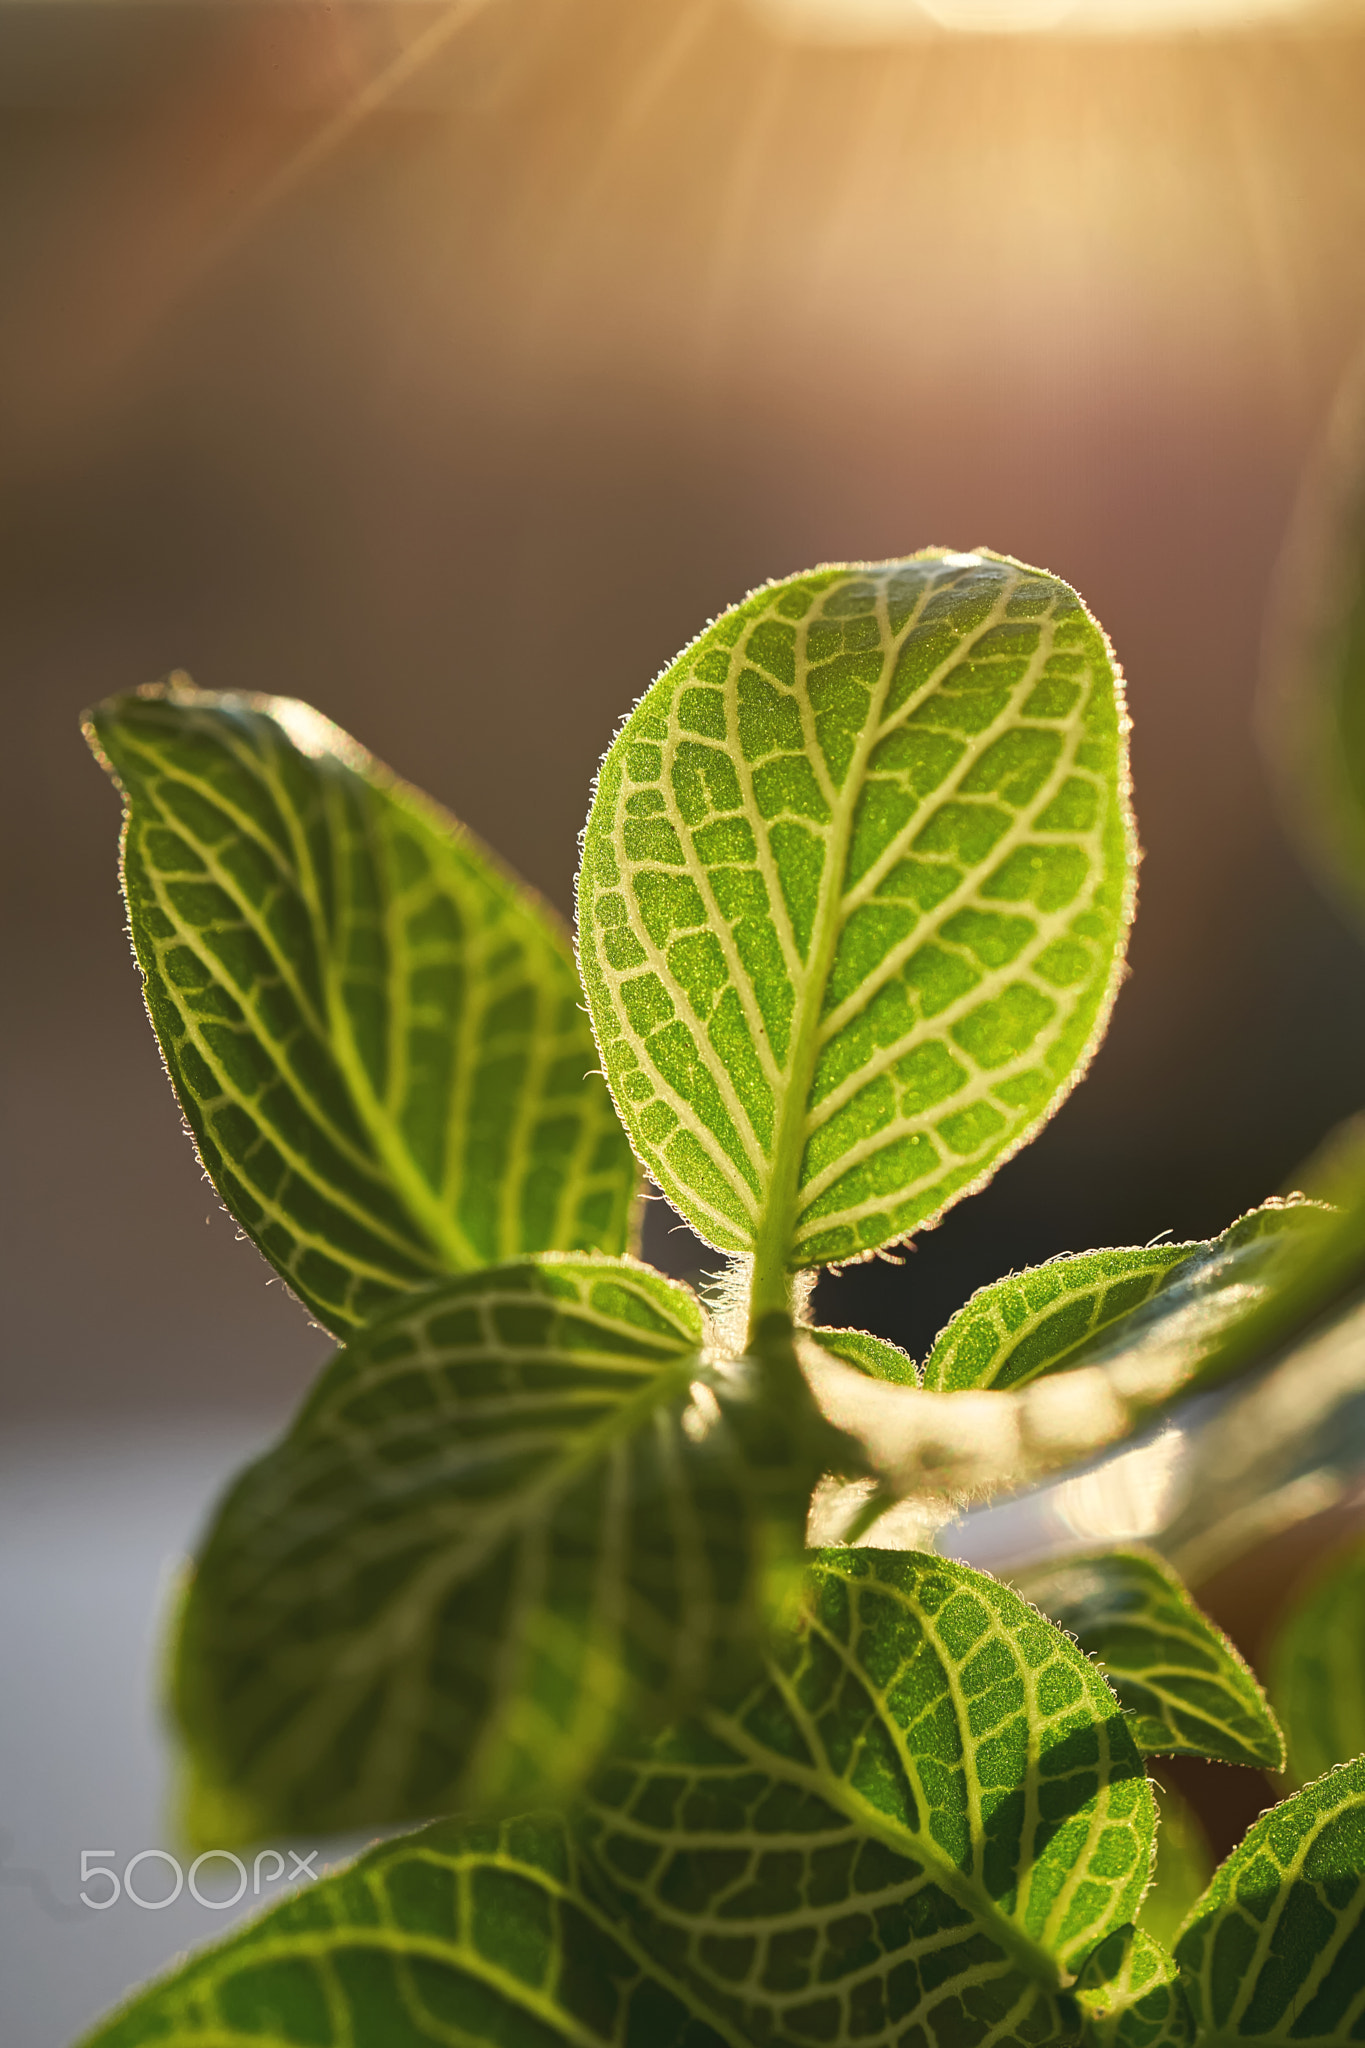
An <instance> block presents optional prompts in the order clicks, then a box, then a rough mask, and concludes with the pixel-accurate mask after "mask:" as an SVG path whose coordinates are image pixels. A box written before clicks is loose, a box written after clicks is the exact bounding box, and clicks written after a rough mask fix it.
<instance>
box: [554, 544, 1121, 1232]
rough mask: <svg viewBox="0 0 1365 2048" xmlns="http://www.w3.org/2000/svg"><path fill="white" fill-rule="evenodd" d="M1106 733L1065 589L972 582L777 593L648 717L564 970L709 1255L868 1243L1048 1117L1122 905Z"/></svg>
mask: <svg viewBox="0 0 1365 2048" xmlns="http://www.w3.org/2000/svg"><path fill="white" fill-rule="evenodd" d="M1125 733H1126V719H1125V717H1124V713H1123V705H1122V697H1121V691H1120V684H1119V679H1118V673H1117V670H1116V669H1115V666H1114V662H1113V658H1112V655H1111V653H1110V650H1109V647H1108V644H1107V642H1106V641H1105V638H1104V636H1103V634H1102V633H1101V631H1100V629H1099V627H1098V626H1097V625H1096V624H1095V622H1094V620H1093V619H1092V618H1091V617H1090V616H1089V614H1088V613H1087V612H1086V610H1085V608H1084V606H1083V605H1082V604H1081V601H1080V599H1079V598H1078V597H1077V596H1076V594H1075V592H1074V591H1072V590H1070V589H1068V587H1067V586H1066V585H1065V584H1064V583H1060V582H1058V581H1057V580H1056V578H1054V577H1051V576H1047V575H1044V574H1042V573H1041V572H1040V571H1038V570H1034V569H1027V568H1024V567H1023V566H1022V565H1021V564H1019V563H1017V562H1012V561H1008V560H1006V559H1004V558H1002V557H999V556H993V555H988V554H975V555H954V554H948V553H944V552H943V551H941V550H930V551H928V552H927V553H925V554H923V555H919V556H915V557H913V558H912V559H910V560H907V561H899V562H882V563H873V564H860V565H856V566H852V567H846V568H828V569H822V570H819V571H816V572H814V573H812V574H810V575H806V576H796V577H792V578H790V579H788V580H787V581H786V582H783V583H775V584H770V585H768V586H766V587H765V588H764V589H762V590H759V591H757V592H755V593H754V595H753V596H752V597H750V598H748V599H746V601H745V602H744V603H743V604H741V605H738V606H736V607H735V608H734V609H733V610H731V611H728V612H725V613H722V615H721V617H720V618H719V619H717V620H716V622H715V623H714V624H713V625H712V626H710V627H708V629H707V630H706V632H704V633H703V634H702V635H701V636H700V638H699V639H697V640H695V641H694V642H693V643H692V645H691V646H690V647H688V648H687V649H685V650H684V652H683V653H682V654H681V655H680V656H679V657H678V659H677V660H676V661H675V662H674V663H673V665H672V666H671V667H670V668H669V669H667V670H666V671H665V673H664V674H663V675H662V676H661V677H660V678H659V680H658V682H656V683H655V684H654V686H653V688H652V689H650V690H649V691H647V692H646V694H645V696H644V697H643V698H642V699H641V701H640V703H639V704H638V706H637V707H636V709H635V710H634V712H633V713H632V714H631V716H630V718H629V719H628V720H627V721H626V724H625V726H624V727H623V729H622V731H621V733H620V735H619V737H618V738H617V739H616V741H615V742H614V744H613V745H612V747H611V750H610V751H609V753H608V754H607V757H606V760H605V762H604V763H603V767H602V773H601V778H600V780H599V783H598V788H597V795H596V798H595V801H594V803H593V808H592V814H591V816H590V818H589V820H588V826H587V831H586V834H585V838H584V846H583V865H582V870H581V874H580V878H579V957H580V964H581V967H582V971H583V978H584V985H585V987H586V989H587V992H588V1001H589V1006H590V1008H591V1011H592V1017H593V1023H594V1026H595V1028H596V1031H597V1037H598V1043H599V1045H600V1046H601V1048H602V1054H603V1062H604V1065H605V1067H606V1072H607V1077H608V1080H609V1082H610V1084H611V1088H612V1092H613V1095H614V1096H615V1099H616V1103H617V1106H618V1108H619V1109H620V1111H621V1115H622V1117H623V1119H624V1121H625V1123H626V1126H627V1129H628V1130H629V1132H630V1134H631V1138H632V1140H633V1142H634V1144H635V1148H636V1150H637V1152H638V1153H639V1155H640V1157H641V1159H642V1160H644V1162H645V1164H646V1166H647V1167H648V1170H649V1172H650V1173H651V1174H652V1175H653V1176H654V1178H655V1179H656V1180H657V1181H658V1183H659V1185H660V1186H661V1187H662V1188H663V1189H664V1191H665V1193H666V1194H667V1195H668V1197H669V1199H670V1200H671V1201H672V1202H674V1203H675V1204H676V1206H677V1207H678V1208H679V1209H680V1210H681V1211H682V1213H683V1214H684V1215H685V1216H686V1218H687V1220H688V1221H689V1223H691V1224H692V1226H693V1228H694V1229H695V1230H697V1231H698V1232H699V1233H700V1234H701V1236H703V1237H704V1238H706V1239H707V1241H708V1242H709V1243H711V1244H714V1245H718V1246H720V1247H722V1248H723V1249H726V1250H731V1251H739V1252H749V1251H754V1252H756V1253H757V1254H758V1257H759V1259H760V1261H761V1262H762V1263H763V1264H764V1265H765V1266H773V1267H776V1268H778V1269H781V1268H782V1267H784V1266H785V1267H800V1266H810V1265H815V1264H819V1263H823V1262H827V1261H831V1260H839V1259H845V1258H850V1257H853V1256H855V1255H856V1254H857V1253H859V1252H860V1251H864V1250H866V1249H868V1248H869V1247H872V1246H876V1245H883V1244H887V1243H889V1242H891V1241H892V1240H893V1239H895V1238H898V1237H901V1236H903V1235H904V1234H905V1232H906V1231H908V1230H911V1229H913V1228H914V1227H915V1226H916V1225H917V1224H921V1223H924V1222H926V1221H927V1220H928V1219H929V1218H931V1217H933V1216H935V1215H937V1214H938V1213H939V1212H940V1211H941V1210H942V1209H943V1208H945V1207H946V1205H947V1204H948V1203H949V1202H951V1201H953V1200H955V1199H956V1198H957V1197H959V1196H960V1195H962V1194H964V1193H966V1192H967V1191H968V1190H969V1189H971V1188H973V1187H976V1186H979V1185H980V1184H981V1183H982V1182H983V1181H984V1180H986V1179H987V1178H988V1177H989V1175H990V1173H991V1172H992V1171H993V1169H994V1168H995V1166H996V1165H998V1164H999V1162H1000V1161H1001V1160H1002V1159H1004V1158H1005V1157H1006V1156H1007V1155H1008V1154H1009V1153H1010V1152H1011V1151H1013V1150H1014V1149H1015V1148H1016V1147H1017V1146H1019V1145H1021V1144H1023V1143H1024V1142H1025V1140H1026V1139H1027V1138H1028V1137H1029V1136H1030V1135H1031V1134H1032V1132H1033V1131H1035V1130H1036V1129H1037V1127H1038V1125H1039V1124H1040V1123H1041V1122H1042V1121H1043V1119H1044V1118H1045V1117H1047V1116H1048V1115H1049V1114H1050V1113H1051V1111H1052V1110H1053V1109H1054V1108H1055V1107H1056V1105H1057V1103H1058V1102H1059V1101H1060V1100H1061V1098H1062V1096H1063V1095H1064V1094H1065V1093H1066V1092H1067V1090H1068V1089H1069V1088H1070V1087H1071V1085H1072V1083H1073V1082H1074V1081H1075V1080H1076V1078H1077V1076H1078V1075H1079V1073H1080V1072H1081V1070H1082V1069H1083V1067H1084V1066H1085V1063H1086V1061H1087V1060H1088V1058H1089V1056H1090V1054H1091V1052H1092V1051H1093V1049H1094V1046H1095V1044H1096V1041H1097V1040H1098V1038H1099V1035H1100V1033H1101V1032H1102V1030H1103V1027H1104V1023H1105V1019H1106V1017H1107V1014H1108V1009H1109V1004H1110V1002H1111V1000H1112V996H1113V992H1114V988H1115V985H1116V982H1117V978H1118V974H1119V971H1120V965H1121V957H1122V950H1123V941H1124V935H1125V932H1126V929H1127V924H1128V920H1129V917H1130V914H1131V909H1132V886H1131V869H1132V860H1133V838H1132V828H1131V823H1130V820H1129V814H1128V802H1127V766H1126V754H1125Z"/></svg>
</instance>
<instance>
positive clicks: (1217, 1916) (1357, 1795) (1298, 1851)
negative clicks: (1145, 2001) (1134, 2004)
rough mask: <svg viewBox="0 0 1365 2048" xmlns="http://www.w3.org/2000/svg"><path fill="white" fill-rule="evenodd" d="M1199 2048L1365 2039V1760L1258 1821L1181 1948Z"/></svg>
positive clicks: (1326, 2046) (1314, 2046)
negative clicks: (1259, 2042)
mask: <svg viewBox="0 0 1365 2048" xmlns="http://www.w3.org/2000/svg"><path fill="white" fill-rule="evenodd" d="M1176 1961H1177V1962H1178V1963H1179V1965H1180V1976H1181V1982H1182V1984H1183V1985H1184V1987H1185V1991H1186V1994H1187V1996H1188V1998H1189V2000H1190V2003H1191V2005H1192V2006H1193V2008H1194V2015H1195V2020H1196V2022H1197V2024H1198V2027H1199V2030H1200V2031H1199V2035H1198V2039H1199V2042H1200V2048H1230V2044H1232V2043H1242V2042H1247V2041H1261V2042H1265V2043H1268V2044H1273V2048H1343V2044H1344V2043H1346V2042H1349V2041H1359V2040H1361V2039H1362V2038H1363V2037H1365V1759H1361V1760H1360V1761H1358V1762H1356V1763H1353V1764H1347V1765H1346V1766H1345V1767H1344V1768H1343V1769H1341V1770H1337V1771H1332V1772H1331V1773H1330V1774H1329V1775H1328V1776H1327V1777H1325V1778H1319V1779H1318V1781H1317V1783H1316V1784H1315V1785H1309V1786H1308V1787H1307V1788H1306V1790H1304V1791H1302V1792H1296V1793H1295V1794H1294V1796H1293V1798H1292V1799H1286V1800H1284V1801H1283V1802H1282V1803H1281V1804H1280V1805H1279V1806H1274V1807H1272V1808H1271V1810H1270V1812H1269V1813H1266V1814H1263V1815H1262V1816H1261V1818H1260V1820H1258V1821H1257V1822H1256V1824H1255V1826H1254V1827H1253V1828H1251V1829H1250V1830H1249V1832H1248V1834H1247V1836H1246V1839H1245V1841H1243V1842H1242V1843H1241V1844H1240V1846H1239V1847H1238V1848H1236V1849H1234V1850H1233V1852H1232V1854H1231V1856H1229V1857H1228V1859H1227V1861H1226V1862H1225V1863H1222V1864H1220V1865H1219V1867H1218V1870H1217V1871H1216V1872H1215V1874H1214V1879H1213V1883H1212V1884H1211V1885H1210V1886H1209V1888H1208V1890H1207V1892H1206V1893H1205V1894H1204V1896H1203V1898H1202V1899H1201V1900H1200V1902H1199V1904H1198V1906H1197V1907H1196V1908H1195V1912H1194V1916H1193V1918H1192V1919H1191V1920H1190V1922H1189V1924H1188V1926H1187V1927H1186V1929H1185V1932H1184V1933H1183V1934H1182V1935H1181V1937H1180V1940H1179V1941H1178V1943H1177V1944H1176Z"/></svg>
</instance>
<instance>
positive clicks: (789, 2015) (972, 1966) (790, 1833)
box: [585, 1550, 1153, 2048]
mask: <svg viewBox="0 0 1365 2048" xmlns="http://www.w3.org/2000/svg"><path fill="white" fill-rule="evenodd" d="M590 1797H591V1804H590V1808H589V1811H588V1815H587V1819H586V1822H585V1826H587V1828H588V1829H589V1830H590V1832H589V1836H588V1839H589V1840H590V1841H591V1842H592V1844H593V1849H594V1854H595V1856H596V1858H597V1859H598V1861H599V1864H600V1867H601V1868H602V1869H603V1871H604V1872H605V1873H606V1874H607V1876H608V1877H609V1878H610V1879H611V1881H612V1882H613V1883H614V1884H615V1885H616V1887H617V1888H618V1890H619V1891H620V1893H621V1896H622V1897H623V1899H626V1900H628V1901H629V1902H630V1903H631V1905H632V1907H633V1910H634V1912H635V1914H636V1915H637V1920H636V1924H637V1926H638V1927H639V1929H640V1931H641V1934H642V1938H643V1939H644V1940H645V1942H646V1944H647V1945H648V1946H649V1947H650V1949H651V1951H652V1952H653V1953H654V1954H656V1955H658V1956H660V1957H667V1958H668V1959H669V1961H670V1963H671V1966H672V1968H673V1969H674V1970H675V1971H676V1972H677V1974H678V1975H679V1976H680V1977H681V1978H682V1980H683V1981H684V1982H685V1983H687V1984H688V1985H690V1986H692V1987H694V1988H695V1989H696V1990H697V1991H698V1992H699V1993H700V1994H701V1995H702V1996H703V1997H705V1998H706V2000H707V2001H708V2003H709V2005H710V2007H711V2009H712V2010H713V2011H715V2012H716V2013H718V2014H720V2015H721V2016H723V2017H724V2018H726V2019H728V2020H729V2021H730V2022H731V2024H732V2025H734V2026H735V2027H737V2028H740V2029H742V2030H743V2031H744V2032H745V2033H746V2034H747V2035H748V2036H749V2037H750V2038H752V2039H753V2040H755V2041H773V2042H777V2041H781V2042H787V2041H792V2042H795V2041H817V2042H830V2043H836V2042H853V2041H856V2042H859V2043H862V2042H864V2041H866V2042H868V2043H869V2044H875V2048H892V2044H898V2043H904V2042H909V2043H919V2042H925V2043H936V2044H937V2043H944V2044H946V2043H949V2042H958V2041H962V2042H974V2041H979V2042H983V2043H984V2042H987V2041H989V2042H997V2043H1002V2044H1003V2043H1006V2042H1014V2041H1021V2042H1039V2043H1043V2042H1052V2041H1065V2040H1069V2039H1073V2038H1074V2021H1073V2019H1072V2018H1071V2017H1070V2015H1069V2013H1068V2008H1067V2005H1066V2002H1065V2000H1064V1995H1062V1994H1061V1986H1062V1985H1063V1984H1064V1982H1065V1981H1066V1980H1067V1975H1068V1973H1069V1972H1070V1971H1073V1970H1075V1969H1077V1968H1079V1966H1080V1965H1081V1964H1082V1963H1083V1961H1084V1959H1085V1957H1086V1955H1087V1954H1088V1953H1089V1951H1090V1950H1091V1949H1092V1948H1093V1947H1094V1946H1095V1944H1096V1943H1097V1942H1099V1941H1101V1940H1103V1939H1104V1937H1105V1935H1106V1934H1108V1933H1110V1932H1112V1931H1113V1930H1114V1929H1115V1927H1117V1926H1122V1925H1123V1924H1125V1923H1126V1922H1127V1921H1128V1920H1130V1919H1131V1918H1132V1915H1133V1913H1134V1911H1135V1910H1136V1907H1137V1903H1138V1901H1139V1899H1140V1898H1141V1896H1142V1892H1143V1888H1144V1886H1145V1885H1146V1882H1147V1872H1148V1863H1149V1858H1150V1853H1151V1842H1152V1832H1153V1814H1152V1801H1151V1793H1150V1791H1149V1789H1148V1786H1147V1782H1146V1780H1145V1778H1144V1776H1143V1772H1142V1764H1141V1761H1140V1759H1139V1757H1138V1755H1137V1752H1136V1750H1135V1749H1134V1747H1133V1744H1132V1739H1131V1737H1130V1736H1129V1734H1128V1731H1127V1728H1126V1727H1125V1725H1124V1721H1123V1716H1122V1715H1121V1713H1120V1712H1119V1709H1118V1706H1117V1703H1116V1702H1115V1700H1114V1697H1113V1695H1112V1694H1111V1693H1110V1692H1109V1690H1108V1688H1107V1687H1106V1686H1105V1684H1104V1681H1103V1680H1102V1679H1101V1678H1100V1676H1099V1674H1098V1673H1097V1672H1096V1671H1095V1669H1094V1668H1093V1666H1092V1665H1090V1664H1089V1663H1088V1662H1087V1661H1086V1659H1085V1658H1084V1657H1083V1656H1082V1655H1081V1654H1080V1652H1079V1651H1078V1650H1077V1649H1076V1648H1075V1646H1074V1644H1072V1643H1069V1642H1068V1641H1067V1640H1066V1638H1065V1637H1064V1636H1062V1635H1061V1634H1060V1633H1059V1632H1058V1631H1057V1630H1056V1629H1054V1628H1052V1627H1051V1626H1050V1625H1049V1624H1048V1623H1047V1622H1045V1621H1044V1620H1042V1618H1041V1617H1040V1616H1039V1615H1037V1614H1036V1613H1034V1612H1033V1610H1032V1609H1031V1608H1029V1607H1027V1606H1026V1605H1025V1604H1024V1602H1023V1601H1022V1600H1020V1599H1019V1598H1018V1596H1017V1595H1016V1594H1014V1593H1011V1592H1009V1591H1008V1590H1007V1589H1006V1588H1005V1587H1003V1586H999V1585H997V1584H995V1582H994V1581H993V1580H990V1579H987V1578H984V1577H982V1575H981V1574H980V1573H977V1572H973V1571H970V1570H968V1569H967V1568H966V1567H965V1566H962V1565H956V1564H950V1563H948V1562H947V1561H946V1560H944V1559H941V1558H930V1557H925V1556H917V1555H914V1554H912V1553H910V1552H897V1551H869V1550H842V1551H826V1552H824V1553H823V1554H822V1556H821V1558H820V1561H819V1564H818V1566H816V1567H815V1569H814V1570H813V1571H812V1573H811V1575H810V1577H809V1580H808V1591H807V1596H806V1600H805V1605H804V1609H803V1612H802V1615H801V1620H800V1626H799V1629H798V1631H797V1633H796V1634H795V1635H794V1636H793V1637H792V1639H791V1640H790V1643H789V1644H785V1643H784V1645H783V1646H781V1647H780V1648H779V1649H778V1650H777V1651H776V1652H775V1653H774V1655H773V1656H772V1658H771V1659H770V1662H769V1670H768V1676H767V1678H766V1680H765V1681H764V1682H763V1683H762V1684H760V1685H759V1686H758V1687H756V1688H755V1689H754V1690H753V1691H751V1692H750V1693H749V1694H748V1695H747V1696H741V1697H739V1698H738V1699H737V1702H736V1703H735V1704H734V1705H732V1706H731V1707H729V1708H728V1709H727V1710H725V1711H721V1710H719V1709H716V1708H712V1709H711V1710H710V1711H708V1713H707V1714H706V1715H705V1717H704V1719H700V1720H697V1721H694V1722H691V1723H688V1724H685V1725H684V1726H682V1727H680V1728H677V1729H674V1730H671V1731H670V1732H669V1733H668V1734H667V1735H666V1736H664V1737H663V1738H662V1739H661V1740H660V1741H659V1742H658V1743H657V1744H656V1745H655V1746H654V1748H653V1750H652V1751H651V1752H650V1753H648V1754H646V1755H642V1756H639V1757H637V1758H630V1759H618V1760H616V1761H614V1762H613V1763H612V1764H611V1765H610V1766H609V1767H608V1768H607V1769H606V1770H605V1771H604V1772H603V1773H602V1774H601V1776H600V1778H599V1780H598V1781H596V1783H595V1784H594V1786H593V1788H592V1792H591V1795H590Z"/></svg>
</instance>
